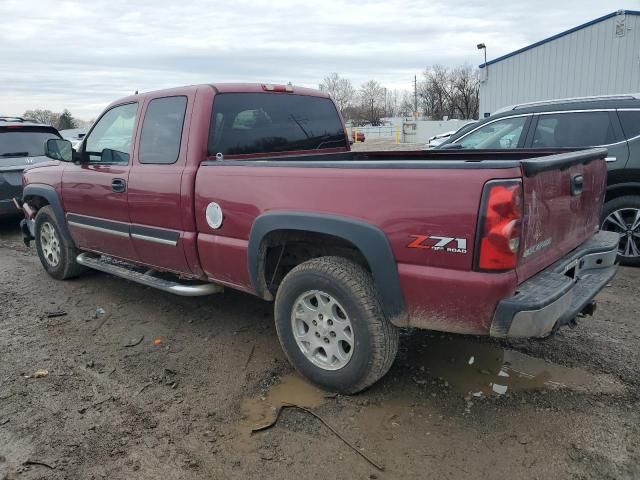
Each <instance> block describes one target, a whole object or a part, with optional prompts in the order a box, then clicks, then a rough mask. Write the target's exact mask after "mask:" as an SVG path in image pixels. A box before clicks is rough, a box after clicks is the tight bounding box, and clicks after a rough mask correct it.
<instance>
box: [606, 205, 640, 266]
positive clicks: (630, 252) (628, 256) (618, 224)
mask: <svg viewBox="0 0 640 480" xmlns="http://www.w3.org/2000/svg"><path fill="white" fill-rule="evenodd" d="M602 218H603V220H602V230H608V231H611V232H616V233H617V234H619V235H620V244H619V245H618V259H619V260H620V263H622V264H623V265H631V266H640V196H636V195H627V196H624V197H618V198H614V199H613V200H611V201H609V202H607V203H606V204H605V206H604V210H603V212H602Z"/></svg>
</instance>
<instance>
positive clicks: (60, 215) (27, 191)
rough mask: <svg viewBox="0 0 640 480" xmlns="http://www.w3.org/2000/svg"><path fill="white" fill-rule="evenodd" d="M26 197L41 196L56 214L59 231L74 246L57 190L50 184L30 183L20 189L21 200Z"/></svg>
mask: <svg viewBox="0 0 640 480" xmlns="http://www.w3.org/2000/svg"><path fill="white" fill-rule="evenodd" d="M28 197H42V198H44V199H45V200H46V201H47V202H48V203H49V205H50V206H51V208H52V209H53V213H54V214H55V216H56V220H58V225H59V226H60V230H61V232H60V233H62V235H64V237H65V239H66V240H67V241H69V242H71V245H74V246H75V242H74V241H73V238H71V233H70V232H69V226H68V225H67V220H66V218H65V215H64V209H63V208H62V202H61V201H60V197H59V196H58V192H56V190H55V189H54V188H53V187H52V186H50V185H44V184H30V185H27V186H26V187H24V190H23V191H22V200H23V201H25V200H26V199H27V198H28Z"/></svg>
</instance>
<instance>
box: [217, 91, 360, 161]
mask: <svg viewBox="0 0 640 480" xmlns="http://www.w3.org/2000/svg"><path fill="white" fill-rule="evenodd" d="M340 147H343V148H346V147H348V141H347V138H346V135H345V132H344V128H343V126H342V122H341V120H340V116H339V114H338V111H337V110H336V107H335V105H334V104H333V102H332V101H331V99H329V98H325V97H314V96H306V95H295V94H284V93H221V94H218V95H216V96H215V98H214V103H213V113H212V118H211V127H210V130H209V145H208V153H209V155H212V156H214V155H217V154H222V155H225V156H226V155H247V154H260V153H276V152H292V151H301V150H323V149H332V148H340Z"/></svg>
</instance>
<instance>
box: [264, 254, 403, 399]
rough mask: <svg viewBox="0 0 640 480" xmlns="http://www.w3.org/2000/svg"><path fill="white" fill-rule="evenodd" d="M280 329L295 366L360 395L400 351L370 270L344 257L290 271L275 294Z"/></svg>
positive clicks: (318, 380) (323, 383)
mask: <svg viewBox="0 0 640 480" xmlns="http://www.w3.org/2000/svg"><path fill="white" fill-rule="evenodd" d="M275 321H276V329H277V332H278V338H279V339H280V344H281V345H282V348H283V350H284V352H285V354H286V355H287V358H288V359H289V361H290V362H291V364H293V366H294V367H295V368H296V369H297V370H298V371H299V372H300V373H301V374H302V375H304V376H305V377H307V378H308V379H309V380H311V381H312V382H314V383H316V384H318V385H320V386H321V387H323V388H326V389H328V390H331V391H334V392H340V393H347V394H351V393H357V392H359V391H361V390H364V389H366V388H368V387H369V386H371V385H373V384H374V383H375V382H376V381H378V380H379V379H380V378H381V377H382V376H384V375H385V374H386V373H387V371H388V370H389V368H391V365H392V364H393V361H394V359H395V356H396V353H397V351H398V330H397V328H396V327H394V326H393V325H392V324H391V323H390V322H389V320H388V319H387V318H386V317H385V315H384V313H383V311H382V308H381V306H380V303H379V301H378V298H377V295H376V290H375V286H374V283H373V279H372V277H371V274H369V272H367V271H366V270H365V269H364V268H362V267H361V266H360V265H358V264H356V263H354V262H352V261H350V260H347V259H345V258H341V257H321V258H317V259H313V260H309V261H307V262H304V263H302V264H300V265H298V266H297V267H295V268H294V269H293V270H291V271H290V272H289V273H288V274H287V275H286V276H285V278H284V280H283V281H282V284H281V285H280V288H279V289H278V293H277V295H276V304H275Z"/></svg>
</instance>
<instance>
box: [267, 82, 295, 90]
mask: <svg viewBox="0 0 640 480" xmlns="http://www.w3.org/2000/svg"><path fill="white" fill-rule="evenodd" d="M262 89H263V90H265V91H267V92H293V85H291V83H287V84H286V85H274V84H272V83H264V84H262Z"/></svg>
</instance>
